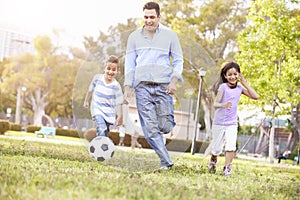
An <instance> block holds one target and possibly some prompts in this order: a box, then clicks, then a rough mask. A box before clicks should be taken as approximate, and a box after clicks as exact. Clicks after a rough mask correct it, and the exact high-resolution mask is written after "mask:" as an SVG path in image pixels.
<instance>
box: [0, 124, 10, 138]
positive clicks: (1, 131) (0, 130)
mask: <svg viewBox="0 0 300 200" xmlns="http://www.w3.org/2000/svg"><path fill="white" fill-rule="evenodd" d="M9 126H10V124H9V122H8V121H6V120H0V135H3V134H4V133H5V132H6V131H8V130H9Z"/></svg>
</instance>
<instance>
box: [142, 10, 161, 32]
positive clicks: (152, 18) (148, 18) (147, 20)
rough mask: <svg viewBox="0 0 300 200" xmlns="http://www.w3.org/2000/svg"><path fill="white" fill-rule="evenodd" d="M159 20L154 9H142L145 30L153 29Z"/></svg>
mask: <svg viewBox="0 0 300 200" xmlns="http://www.w3.org/2000/svg"><path fill="white" fill-rule="evenodd" d="M159 20H160V16H157V14H156V11H155V9H151V10H147V9H145V10H144V25H145V26H144V29H145V30H147V31H155V30H156V28H157V26H158V23H159Z"/></svg>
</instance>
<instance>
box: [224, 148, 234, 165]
mask: <svg viewBox="0 0 300 200" xmlns="http://www.w3.org/2000/svg"><path fill="white" fill-rule="evenodd" d="M233 157H234V151H226V152H225V166H227V165H229V164H231V163H232V160H233Z"/></svg>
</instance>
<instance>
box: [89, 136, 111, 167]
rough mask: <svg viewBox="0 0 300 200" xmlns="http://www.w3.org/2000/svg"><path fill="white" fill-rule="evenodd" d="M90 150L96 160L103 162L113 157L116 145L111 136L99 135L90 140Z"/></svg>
mask: <svg viewBox="0 0 300 200" xmlns="http://www.w3.org/2000/svg"><path fill="white" fill-rule="evenodd" d="M88 150H89V153H90V155H91V156H92V157H93V158H94V159H95V160H97V161H100V162H103V161H105V160H109V159H111V158H112V157H113V155H114V153H115V150H116V147H115V145H114V143H113V142H112V141H111V139H110V138H109V137H105V136H97V137H95V138H94V139H93V140H92V141H91V142H90V144H89V147H88Z"/></svg>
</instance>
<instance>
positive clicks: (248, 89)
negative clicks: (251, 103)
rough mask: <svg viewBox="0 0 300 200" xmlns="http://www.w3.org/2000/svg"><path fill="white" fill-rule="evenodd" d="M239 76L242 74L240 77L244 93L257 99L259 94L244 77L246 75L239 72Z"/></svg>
mask: <svg viewBox="0 0 300 200" xmlns="http://www.w3.org/2000/svg"><path fill="white" fill-rule="evenodd" d="M239 76H240V77H239V79H240V82H241V84H242V85H243V86H244V89H243V94H244V95H246V96H247V97H249V98H251V99H254V100H257V99H258V97H259V96H258V94H257V93H256V92H255V90H254V89H253V88H252V87H251V86H250V85H248V83H247V82H246V79H245V78H244V76H243V75H242V74H239Z"/></svg>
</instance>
